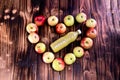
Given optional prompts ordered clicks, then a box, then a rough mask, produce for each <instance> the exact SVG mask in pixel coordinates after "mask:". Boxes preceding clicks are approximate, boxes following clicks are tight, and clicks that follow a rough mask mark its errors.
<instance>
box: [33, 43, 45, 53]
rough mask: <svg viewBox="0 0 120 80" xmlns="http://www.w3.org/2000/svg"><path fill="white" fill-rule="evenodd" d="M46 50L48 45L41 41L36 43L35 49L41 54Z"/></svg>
mask: <svg viewBox="0 0 120 80" xmlns="http://www.w3.org/2000/svg"><path fill="white" fill-rule="evenodd" d="M45 50H46V45H45V44H44V43H42V42H39V43H37V44H36V45H35V51H36V52H37V53H39V54H41V53H44V52H45Z"/></svg>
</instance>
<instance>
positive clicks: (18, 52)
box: [0, 0, 120, 80]
mask: <svg viewBox="0 0 120 80" xmlns="http://www.w3.org/2000/svg"><path fill="white" fill-rule="evenodd" d="M6 9H10V11H12V10H13V9H17V10H18V12H17V13H16V14H14V15H12V14H10V13H12V12H9V13H6V14H5V13H4V10H6ZM37 10H38V11H37ZM81 11H83V12H85V13H86V14H87V16H88V18H90V17H93V18H95V19H96V20H97V22H98V24H97V27H96V29H97V32H98V37H97V38H96V39H94V46H93V47H92V48H91V49H90V50H87V51H86V52H85V55H84V57H83V58H81V59H77V61H76V62H75V63H74V64H73V65H71V66H66V68H65V70H63V71H62V72H55V71H54V70H53V69H52V68H51V65H50V64H44V63H43V62H42V59H41V57H42V55H37V54H36V52H35V51H34V45H32V44H30V43H29V42H28V41H27V32H26V31H25V26H26V25H27V24H28V23H29V22H32V21H33V19H34V16H36V15H38V14H41V15H45V16H46V17H49V16H50V15H56V16H58V17H59V19H60V22H62V21H63V17H64V16H65V15H68V14H72V15H74V16H75V15H76V14H77V13H79V12H81ZM7 14H8V15H10V19H9V20H5V18H4V16H5V15H7ZM12 16H13V17H16V18H15V20H11V18H12ZM80 26H82V25H81V24H76V26H73V27H72V28H68V30H67V32H68V31H73V30H76V29H77V28H79V27H80ZM39 34H40V36H41V41H43V42H45V43H46V45H47V51H51V49H50V48H49V44H50V43H51V42H52V41H54V40H55V39H57V38H59V37H60V36H62V35H58V34H56V33H55V31H54V28H51V27H49V26H48V25H45V26H43V27H40V30H39ZM76 45H79V41H76V42H75V43H72V44H71V45H69V46H68V47H67V48H65V49H63V50H62V51H60V52H59V53H57V54H55V55H56V57H62V58H63V55H64V54H65V53H67V52H69V49H71V50H70V51H72V49H73V47H74V46H76ZM68 48H69V49H68ZM119 59H120V0H0V80H120V62H119Z"/></svg>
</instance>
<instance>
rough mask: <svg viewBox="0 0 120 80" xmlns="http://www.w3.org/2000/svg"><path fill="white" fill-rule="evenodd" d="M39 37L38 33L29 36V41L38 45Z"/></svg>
mask: <svg viewBox="0 0 120 80" xmlns="http://www.w3.org/2000/svg"><path fill="white" fill-rule="evenodd" d="M39 39H40V38H39V35H38V34H37V33H30V34H29V35H28V40H29V42H30V43H37V42H38V41H39Z"/></svg>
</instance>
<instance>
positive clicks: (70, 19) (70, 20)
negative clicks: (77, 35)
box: [64, 15, 74, 26]
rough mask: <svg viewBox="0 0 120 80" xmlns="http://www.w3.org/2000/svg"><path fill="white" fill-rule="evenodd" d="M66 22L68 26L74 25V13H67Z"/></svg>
mask: <svg viewBox="0 0 120 80" xmlns="http://www.w3.org/2000/svg"><path fill="white" fill-rule="evenodd" d="M64 23H65V25H66V26H73V24H74V17H73V16H72V15H67V16H65V17H64Z"/></svg>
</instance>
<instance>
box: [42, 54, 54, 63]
mask: <svg viewBox="0 0 120 80" xmlns="http://www.w3.org/2000/svg"><path fill="white" fill-rule="evenodd" d="M54 58H55V56H54V54H53V53H52V52H45V53H44V54H43V57H42V59H43V62H45V63H52V61H53V60H54Z"/></svg>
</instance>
